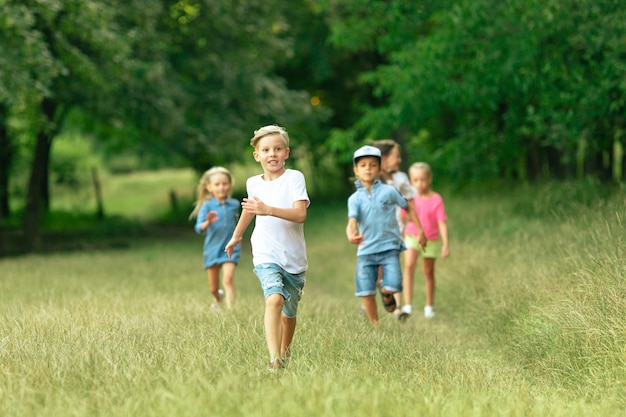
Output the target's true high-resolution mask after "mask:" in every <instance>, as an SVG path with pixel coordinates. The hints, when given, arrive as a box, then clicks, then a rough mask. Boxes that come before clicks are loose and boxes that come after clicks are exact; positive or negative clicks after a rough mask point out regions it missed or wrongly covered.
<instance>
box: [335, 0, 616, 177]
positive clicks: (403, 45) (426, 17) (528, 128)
mask: <svg viewBox="0 0 626 417" xmlns="http://www.w3.org/2000/svg"><path fill="white" fill-rule="evenodd" d="M355 3H356V4H361V3H363V2H351V1H350V2H348V1H345V2H344V1H342V0H339V1H337V2H335V4H336V8H335V10H342V8H348V7H350V8H353V7H355V6H354V4H355ZM374 3H375V6H372V7H371V11H369V12H367V13H365V12H363V13H360V14H359V15H358V16H359V18H358V21H356V19H350V18H344V16H340V17H339V18H337V19H336V20H335V21H334V26H333V29H334V32H333V33H334V35H333V36H334V38H333V39H334V42H335V43H336V44H338V45H343V46H344V47H346V48H351V49H353V50H354V49H356V50H360V49H363V48H372V47H375V48H376V50H377V51H378V52H379V53H381V54H383V55H384V56H385V59H386V61H387V63H386V64H384V65H381V66H379V67H377V68H376V69H375V70H374V71H371V72H369V73H367V74H365V75H364V76H363V80H364V81H365V82H367V83H369V84H370V85H372V87H373V89H374V93H375V95H376V96H377V97H379V98H380V99H381V100H382V104H381V105H377V106H375V107H372V108H370V109H368V110H367V111H366V112H365V113H364V115H363V117H362V118H361V120H360V122H359V123H358V124H357V125H356V129H357V130H358V131H359V132H361V133H362V134H364V135H371V136H375V137H380V136H388V135H396V136H398V137H400V138H401V139H402V140H404V141H405V143H406V144H407V145H408V146H409V148H411V147H413V150H414V151H417V150H419V151H422V153H425V154H426V155H427V156H424V155H419V156H417V157H419V158H422V159H423V158H428V159H430V160H431V161H433V162H436V163H437V166H438V169H439V170H445V171H447V172H448V173H451V174H453V175H454V176H455V177H457V178H466V177H479V178H486V177H494V176H510V177H518V178H526V177H527V176H529V177H535V178H537V177H545V176H548V175H557V176H561V177H562V176H572V175H573V174H574V173H575V171H576V167H577V163H580V159H581V158H583V159H584V161H583V162H585V163H586V164H587V166H588V169H589V170H590V172H596V173H599V174H600V175H601V176H603V175H604V176H606V172H605V171H606V170H607V169H608V167H607V166H602V165H599V164H597V161H598V160H599V159H602V156H603V155H606V154H607V153H610V152H611V151H612V148H613V142H614V141H615V140H621V135H622V132H623V130H624V123H625V122H626V118H625V115H626V107H625V103H624V93H625V92H626V91H625V90H624V88H625V86H626V84H625V83H624V80H625V79H626V78H625V76H626V73H625V70H626V65H625V60H626V59H625V58H626V57H625V55H624V51H623V48H622V47H621V46H620V45H624V42H625V41H626V38H625V36H626V31H625V30H624V29H625V25H626V23H624V22H626V19H625V18H626V12H625V11H624V8H623V7H620V2H619V1H617V0H603V1H593V2H592V1H589V0H570V1H565V2H564V1H560V0H559V1H557V0H551V1H529V2H521V1H516V0H505V1H499V0H498V1H495V0H482V1H455V2H450V3H451V4H449V5H444V6H445V7H441V6H442V5H441V4H437V7H438V9H434V8H431V10H426V9H424V8H423V7H421V6H418V5H413V6H412V7H408V6H407V4H408V3H407V2H403V1H391V2H382V1H381V2H374ZM361 5H362V6H363V10H365V3H363V4H361ZM380 8H382V9H383V11H380V12H376V10H378V9H380ZM400 9H401V10H402V13H398V10H400ZM381 16H386V17H387V18H386V19H381V18H380V17H381ZM389 17H392V18H393V17H395V18H394V19H391V21H390V20H389ZM407 21H415V22H417V24H416V25H415V29H414V30H413V31H410V30H406V27H407V26H406V25H405V24H403V22H407ZM348 33H349V34H350V36H348V35H346V34H348ZM398 39H403V41H399V40H398ZM373 40H376V43H375V44H374V46H372V42H373ZM389 40H391V41H389ZM581 148H582V150H584V152H581ZM594 164H596V165H595V166H594Z"/></svg>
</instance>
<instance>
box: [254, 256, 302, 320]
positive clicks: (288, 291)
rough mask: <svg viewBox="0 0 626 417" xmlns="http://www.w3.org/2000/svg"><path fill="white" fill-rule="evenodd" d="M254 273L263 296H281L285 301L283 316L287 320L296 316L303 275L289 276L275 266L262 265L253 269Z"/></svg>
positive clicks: (271, 264) (300, 296) (269, 264)
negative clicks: (259, 283)
mask: <svg viewBox="0 0 626 417" xmlns="http://www.w3.org/2000/svg"><path fill="white" fill-rule="evenodd" d="M254 273H255V274H256V276H257V277H258V278H259V281H260V282H261V287H262V288H263V296H264V297H265V298H267V297H269V296H270V295H272V294H281V295H282V296H283V298H284V299H285V304H284V305H283V314H284V315H285V316H287V317H289V318H293V317H296V315H297V314H298V303H299V302H300V299H301V298H302V289H303V288H304V284H305V283H306V277H305V273H304V272H302V273H300V274H290V273H289V272H287V271H285V270H284V269H283V268H281V267H280V266H279V265H277V264H273V263H264V264H259V265H257V266H256V267H254Z"/></svg>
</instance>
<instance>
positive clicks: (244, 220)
mask: <svg viewBox="0 0 626 417" xmlns="http://www.w3.org/2000/svg"><path fill="white" fill-rule="evenodd" d="M253 218H254V214H253V213H250V212H249V211H247V210H242V212H241V216H240V217H239V221H238V222H237V226H235V230H234V231H233V236H232V237H231V238H230V242H228V244H227V245H226V247H225V248H224V252H226V253H227V254H228V257H229V258H230V257H231V256H232V254H233V250H235V246H237V244H238V243H239V242H241V240H242V239H243V232H245V231H246V229H247V228H248V226H249V225H250V222H252V219H253Z"/></svg>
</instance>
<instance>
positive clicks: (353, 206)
mask: <svg viewBox="0 0 626 417" xmlns="http://www.w3.org/2000/svg"><path fill="white" fill-rule="evenodd" d="M354 184H355V185H356V191H355V192H354V193H353V194H352V195H351V196H350V197H348V218H355V219H356V220H357V223H358V225H359V232H360V233H361V234H363V242H362V243H361V244H360V245H358V249H357V253H356V254H357V256H361V255H371V254H373V253H381V252H385V251H388V250H393V249H395V250H399V251H403V250H405V249H406V247H405V246H404V243H403V241H402V236H401V235H400V228H399V227H398V221H397V219H396V206H400V207H402V208H404V209H406V208H407V207H408V203H407V201H406V199H405V198H404V197H402V195H401V194H400V193H399V192H398V190H396V189H395V188H394V187H392V186H390V185H387V184H383V183H381V182H380V181H379V180H376V181H375V182H374V184H373V185H372V189H371V191H370V192H368V190H367V188H365V187H363V186H362V185H361V181H359V180H357V181H355V183H354Z"/></svg>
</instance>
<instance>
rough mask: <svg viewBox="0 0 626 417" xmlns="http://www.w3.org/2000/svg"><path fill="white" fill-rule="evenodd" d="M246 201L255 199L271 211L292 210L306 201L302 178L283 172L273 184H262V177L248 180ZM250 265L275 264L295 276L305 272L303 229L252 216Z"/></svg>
mask: <svg viewBox="0 0 626 417" xmlns="http://www.w3.org/2000/svg"><path fill="white" fill-rule="evenodd" d="M246 188H247V191H248V198H254V197H255V196H256V197H258V198H259V199H260V200H261V201H263V203H265V204H267V205H268V206H271V207H279V208H292V207H293V204H294V203H295V202H296V201H300V200H306V202H307V207H308V206H309V204H310V200H309V196H308V194H307V192H306V182H305V179H304V175H302V173H301V172H300V171H296V170H294V169H287V170H285V172H284V173H283V174H282V175H281V176H280V177H278V178H276V179H275V180H273V181H265V180H264V179H263V175H262V174H260V175H256V176H254V177H250V178H248V181H247V182H246ZM250 242H251V244H252V263H253V264H254V266H257V265H260V264H263V263H275V264H278V265H280V266H281V267H282V268H283V269H284V270H285V271H287V272H289V273H291V274H299V273H301V272H304V271H306V270H307V268H308V263H307V258H306V243H305V241H304V225H303V224H302V223H294V222H290V221H287V220H283V219H279V218H277V217H273V216H256V219H255V225H254V231H253V232H252V237H251V238H250Z"/></svg>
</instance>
